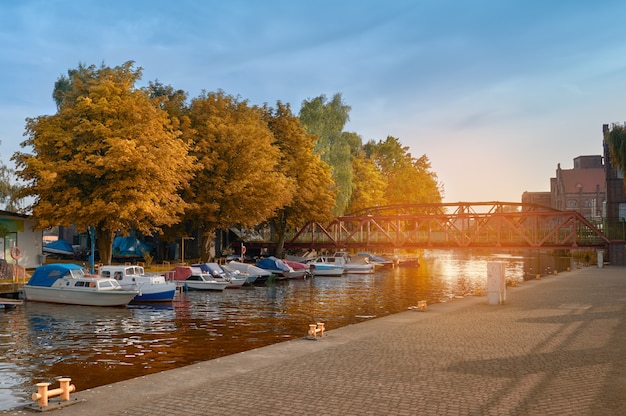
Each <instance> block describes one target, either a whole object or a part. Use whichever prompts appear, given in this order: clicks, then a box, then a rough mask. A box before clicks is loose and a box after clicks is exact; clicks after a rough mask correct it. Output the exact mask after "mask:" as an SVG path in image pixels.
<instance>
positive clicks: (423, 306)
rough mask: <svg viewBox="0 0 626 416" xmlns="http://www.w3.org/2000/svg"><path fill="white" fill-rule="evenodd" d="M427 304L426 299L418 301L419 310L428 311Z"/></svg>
mask: <svg viewBox="0 0 626 416" xmlns="http://www.w3.org/2000/svg"><path fill="white" fill-rule="evenodd" d="M426 308H427V305H426V301H425V300H420V301H418V302H417V310H418V311H420V312H424V311H426Z"/></svg>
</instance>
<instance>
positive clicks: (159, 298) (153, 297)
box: [133, 285, 176, 302]
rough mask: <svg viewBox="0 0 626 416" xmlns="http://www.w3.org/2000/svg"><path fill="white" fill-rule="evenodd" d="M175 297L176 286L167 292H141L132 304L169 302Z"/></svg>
mask: <svg viewBox="0 0 626 416" xmlns="http://www.w3.org/2000/svg"><path fill="white" fill-rule="evenodd" d="M175 295H176V285H174V287H173V288H172V289H169V290H159V291H153V292H144V291H143V290H142V291H141V293H140V294H138V295H137V296H136V297H135V299H133V302H169V301H171V300H173V299H174V296H175Z"/></svg>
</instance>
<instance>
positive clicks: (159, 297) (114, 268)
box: [22, 252, 391, 306]
mask: <svg viewBox="0 0 626 416" xmlns="http://www.w3.org/2000/svg"><path fill="white" fill-rule="evenodd" d="M390 264H391V262H387V261H386V260H384V259H382V258H379V257H376V256H372V255H369V254H368V255H362V256H361V255H360V256H357V258H356V260H352V259H351V258H350V256H348V255H347V253H345V252H338V253H335V254H334V255H333V256H318V257H315V258H313V259H310V260H308V261H306V260H305V261H295V260H294V259H292V260H280V259H277V258H275V257H268V258H263V259H259V261H257V263H256V265H254V264H248V263H242V262H237V261H231V262H230V263H227V264H226V265H219V264H217V263H201V264H194V265H191V266H176V267H175V268H174V269H172V270H170V271H168V272H165V273H146V272H145V270H144V268H143V267H142V266H139V265H110V266H101V267H100V268H99V272H98V274H89V273H88V272H87V271H86V270H85V268H84V267H82V266H79V265H76V264H71V263H55V264H46V265H43V266H40V267H38V268H37V269H35V271H34V273H33V275H32V276H31V278H30V279H29V281H28V283H27V284H26V285H24V287H23V289H22V290H23V295H24V298H25V299H26V300H29V301H38V302H51V303H62V304H74V305H91V306H122V305H126V304H128V303H130V302H131V301H137V302H168V301H172V300H173V299H174V296H175V294H176V292H177V290H180V289H185V290H187V289H195V290H217V291H221V290H225V289H230V288H233V289H236V288H241V287H242V286H244V285H252V284H256V283H264V282H266V281H267V280H268V279H278V280H281V279H298V278H306V277H308V276H341V275H343V274H344V273H360V274H362V273H374V271H375V269H376V268H377V267H384V266H387V265H390Z"/></svg>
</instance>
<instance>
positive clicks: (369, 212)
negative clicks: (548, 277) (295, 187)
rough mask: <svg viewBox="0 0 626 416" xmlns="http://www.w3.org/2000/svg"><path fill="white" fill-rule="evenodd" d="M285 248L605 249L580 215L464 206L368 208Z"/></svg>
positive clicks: (502, 205)
mask: <svg viewBox="0 0 626 416" xmlns="http://www.w3.org/2000/svg"><path fill="white" fill-rule="evenodd" d="M287 241H288V242H286V243H285V247H286V248H302V249H309V248H315V249H334V248H354V249H364V248H381V249H382V248H384V249H389V248H494V247H498V248H499V247H502V248H510V249H528V248H534V249H573V248H603V247H606V246H608V244H609V240H608V239H607V238H606V237H605V236H604V235H603V233H602V231H601V230H600V228H598V227H597V226H596V225H594V224H592V223H591V222H590V221H589V220H587V219H586V218H584V217H583V216H582V215H580V214H579V213H578V212H575V211H558V210H554V209H551V208H546V207H543V206H541V205H536V204H520V203H506V202H471V203H465V202H459V203H442V204H407V205H395V206H386V207H374V208H368V209H365V210H362V211H359V212H355V213H351V214H349V215H346V216H342V217H338V218H335V219H334V220H333V221H332V222H331V223H330V224H328V225H326V226H324V225H322V224H320V223H317V222H310V223H308V224H306V225H304V226H303V227H302V228H300V229H299V230H297V231H296V232H295V233H294V234H293V235H292V236H291V238H290V239H289V238H288V239H287Z"/></svg>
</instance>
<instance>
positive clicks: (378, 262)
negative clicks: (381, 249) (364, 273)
mask: <svg viewBox="0 0 626 416" xmlns="http://www.w3.org/2000/svg"><path fill="white" fill-rule="evenodd" d="M357 256H359V257H365V258H367V259H368V260H369V262H370V263H372V264H373V265H374V266H375V267H393V260H389V259H386V258H384V257H381V256H376V255H374V254H371V253H366V252H361V253H357Z"/></svg>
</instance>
